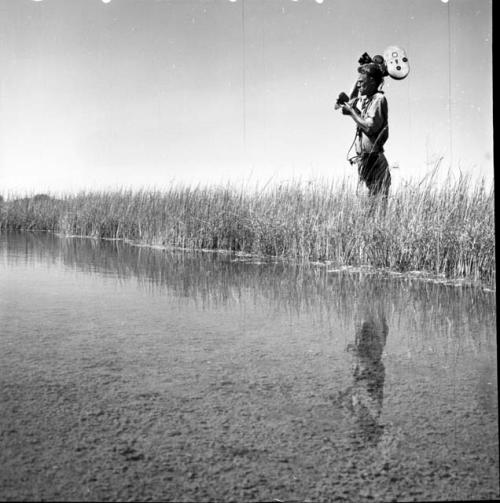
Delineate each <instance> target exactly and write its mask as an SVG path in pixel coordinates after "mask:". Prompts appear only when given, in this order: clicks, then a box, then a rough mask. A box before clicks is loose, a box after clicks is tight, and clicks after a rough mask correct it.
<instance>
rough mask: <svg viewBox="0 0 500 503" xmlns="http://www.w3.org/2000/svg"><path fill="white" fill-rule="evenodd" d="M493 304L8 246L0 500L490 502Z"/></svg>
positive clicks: (303, 271)
mask: <svg viewBox="0 0 500 503" xmlns="http://www.w3.org/2000/svg"><path fill="white" fill-rule="evenodd" d="M495 308H496V297H495V293H493V292H487V291H482V290H481V289H477V288H470V287H464V286H462V287H454V286H444V285H437V284H433V283H429V282H423V281H421V280H417V279H412V278H391V277H388V276H386V275H382V274H379V273H377V274H376V273H373V272H359V273H339V272H328V271H327V270H326V268H321V267H309V268H307V267H298V266H292V265H286V264H283V263H279V262H266V263H263V262H259V261H256V260H249V259H247V260H244V259H242V258H238V257H236V256H232V255H220V254H212V253H182V252H167V251H162V250H154V249H149V248H141V247H133V246H129V245H126V244H123V243H121V242H112V241H103V242H97V241H94V240H90V239H78V238H71V239H69V238H59V237H57V236H54V235H49V234H29V233H23V234H3V235H1V236H0V327H1V328H0V341H1V347H2V351H1V353H0V390H1V395H0V400H1V411H2V412H1V416H0V427H1V440H0V466H1V467H2V468H1V470H0V498H1V499H16V500H19V499H52V500H53V499H89V500H90V499H91V500H97V499H104V500H116V499H120V500H124V499H135V500H147V499H156V500H158V499H162V500H175V501H193V500H195V501H208V500H210V501H213V500H224V501H229V500H232V501H235V500H239V501H241V500H245V501H248V500H253V501H255V500H259V501H262V500H266V501H272V500H274V499H276V500H281V501H286V500H300V501H305V500H313V501H317V500H332V499H334V498H339V499H346V500H353V501H362V500H369V499H373V498H375V499H379V500H385V501H387V500H391V499H397V500H429V499H431V500H439V499H441V500H450V499H468V498H472V499H481V498H484V499H489V498H498V497H499V480H498V468H499V456H498V395H497V363H496V362H497V354H496V314H495Z"/></svg>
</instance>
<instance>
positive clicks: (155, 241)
mask: <svg viewBox="0 0 500 503" xmlns="http://www.w3.org/2000/svg"><path fill="white" fill-rule="evenodd" d="M20 229H23V230H45V231H53V232H57V233H62V234H65V235H68V236H89V237H93V238H112V239H124V240H130V241H133V242H137V243H143V244H146V245H153V246H165V247H179V248H184V249H191V250H198V249H210V250H226V251H233V252H242V253H248V254H253V255H261V256H262V255H264V256H270V257H279V258H283V259H287V260H293V261H300V262H318V261H319V262H325V263H331V264H334V265H335V266H362V265H371V266H374V267H377V268H389V269H391V270H394V271H399V272H408V271H422V272H426V273H430V274H433V275H440V276H445V277H447V278H466V279H470V280H478V281H482V282H487V283H491V282H494V281H495V271H496V269H495V267H496V266H495V236H494V232H495V229H494V192H493V188H492V187H490V188H487V187H486V186H485V184H484V183H483V182H481V181H478V182H472V181H471V179H470V178H469V177H466V176H461V177H459V178H458V179H453V178H452V177H450V176H449V177H448V178H447V180H445V182H444V183H441V184H439V185H438V184H436V183H434V181H433V177H432V176H430V177H427V179H424V180H422V181H419V182H409V183H406V184H404V185H401V186H400V187H399V188H397V189H393V190H392V191H391V194H390V197H389V200H388V204H387V209H386V211H385V212H384V211H383V210H382V205H381V204H379V202H376V201H375V202H374V201H372V200H369V199H368V198H366V197H364V196H359V195H357V194H356V191H355V188H354V187H353V186H351V185H350V184H349V183H347V182H346V181H341V182H327V181H325V180H317V181H314V182H307V183H305V182H299V181H295V182H288V183H282V184H276V185H274V186H268V187H264V188H259V187H258V186H256V187H254V188H251V189H249V188H248V187H236V186H234V185H230V184H228V185H226V186H205V187H202V186H198V187H190V186H184V185H181V184H178V185H175V186H174V185H173V186H171V187H170V188H168V189H166V190H161V191H160V190H156V189H143V190H136V191H132V190H124V189H120V190H116V191H82V192H80V193H77V194H73V195H65V196H63V197H52V196H44V195H37V196H34V197H13V196H11V197H9V198H7V199H6V200H5V201H3V202H2V203H0V230H2V231H6V230H20Z"/></svg>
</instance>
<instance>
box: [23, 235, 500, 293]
mask: <svg viewBox="0 0 500 503" xmlns="http://www.w3.org/2000/svg"><path fill="white" fill-rule="evenodd" d="M21 232H49V233H52V234H54V235H55V236H57V237H59V238H69V239H74V238H78V239H93V240H95V241H119V242H122V243H124V244H127V245H129V246H134V247H137V248H148V249H152V250H158V251H172V252H185V253H214V254H218V255H231V256H234V257H235V258H236V259H237V260H234V261H237V262H250V263H254V264H257V265H260V264H264V263H269V262H281V263H285V264H288V265H295V266H303V267H311V266H312V267H321V268H328V267H332V269H327V271H326V272H327V274H367V275H382V276H386V277H389V278H391V279H396V278H401V279H410V280H418V281H422V282H425V283H433V284H439V285H443V286H453V287H455V288H461V287H466V288H477V289H480V290H482V291H483V292H486V293H495V294H496V288H495V287H494V285H491V284H488V283H483V282H481V281H478V280H473V279H469V278H447V277H446V276H444V275H443V274H440V275H437V274H435V273H431V272H429V271H418V270H411V271H407V272H400V271H395V270H392V269H389V268H377V267H375V266H372V265H370V264H363V265H359V266H348V265H335V263H334V262H333V261H325V262H321V261H308V260H303V261H294V260H292V259H287V258H281V257H275V256H271V255H257V254H252V253H246V252H238V251H231V250H224V249H215V250H212V249H208V248H199V249H193V248H183V247H180V246H165V245H154V244H148V243H142V242H140V241H134V240H132V239H126V238H107V237H102V238H96V237H93V236H84V235H69V234H64V233H60V232H54V231H41V230H36V231H31V230H23V231H21Z"/></svg>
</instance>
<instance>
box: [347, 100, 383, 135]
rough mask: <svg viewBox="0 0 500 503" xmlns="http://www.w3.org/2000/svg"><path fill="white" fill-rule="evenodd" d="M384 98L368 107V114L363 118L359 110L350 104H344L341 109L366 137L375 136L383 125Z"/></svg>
mask: <svg viewBox="0 0 500 503" xmlns="http://www.w3.org/2000/svg"><path fill="white" fill-rule="evenodd" d="M386 103H387V102H386V101H385V98H383V99H381V100H377V102H376V103H374V104H373V106H371V107H370V111H369V113H367V114H366V116H365V117H364V118H363V117H361V113H360V112H359V110H358V109H357V108H355V107H353V106H352V104H351V102H349V103H345V104H344V106H343V107H342V113H343V114H344V115H350V116H351V117H352V119H353V121H354V122H355V123H356V124H357V125H358V126H359V127H360V129H361V130H362V131H363V133H365V134H366V135H367V136H374V135H376V134H377V133H378V132H379V131H380V129H381V128H382V127H383V125H384V116H386V115H387V114H386V113H384V106H385V107H386V106H387V105H386Z"/></svg>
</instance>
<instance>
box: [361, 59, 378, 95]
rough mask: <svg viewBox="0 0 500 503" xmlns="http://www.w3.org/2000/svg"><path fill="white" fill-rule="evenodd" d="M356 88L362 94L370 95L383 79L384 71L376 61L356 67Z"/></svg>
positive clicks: (375, 90)
mask: <svg viewBox="0 0 500 503" xmlns="http://www.w3.org/2000/svg"><path fill="white" fill-rule="evenodd" d="M358 73H359V75H358V88H359V92H360V93H361V94H362V95H366V96H371V95H372V94H375V93H376V92H377V89H378V88H379V86H380V84H382V82H383V81H384V71H383V70H382V68H381V66H380V65H378V64H377V63H367V64H366V65H361V66H360V67H359V68H358Z"/></svg>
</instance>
